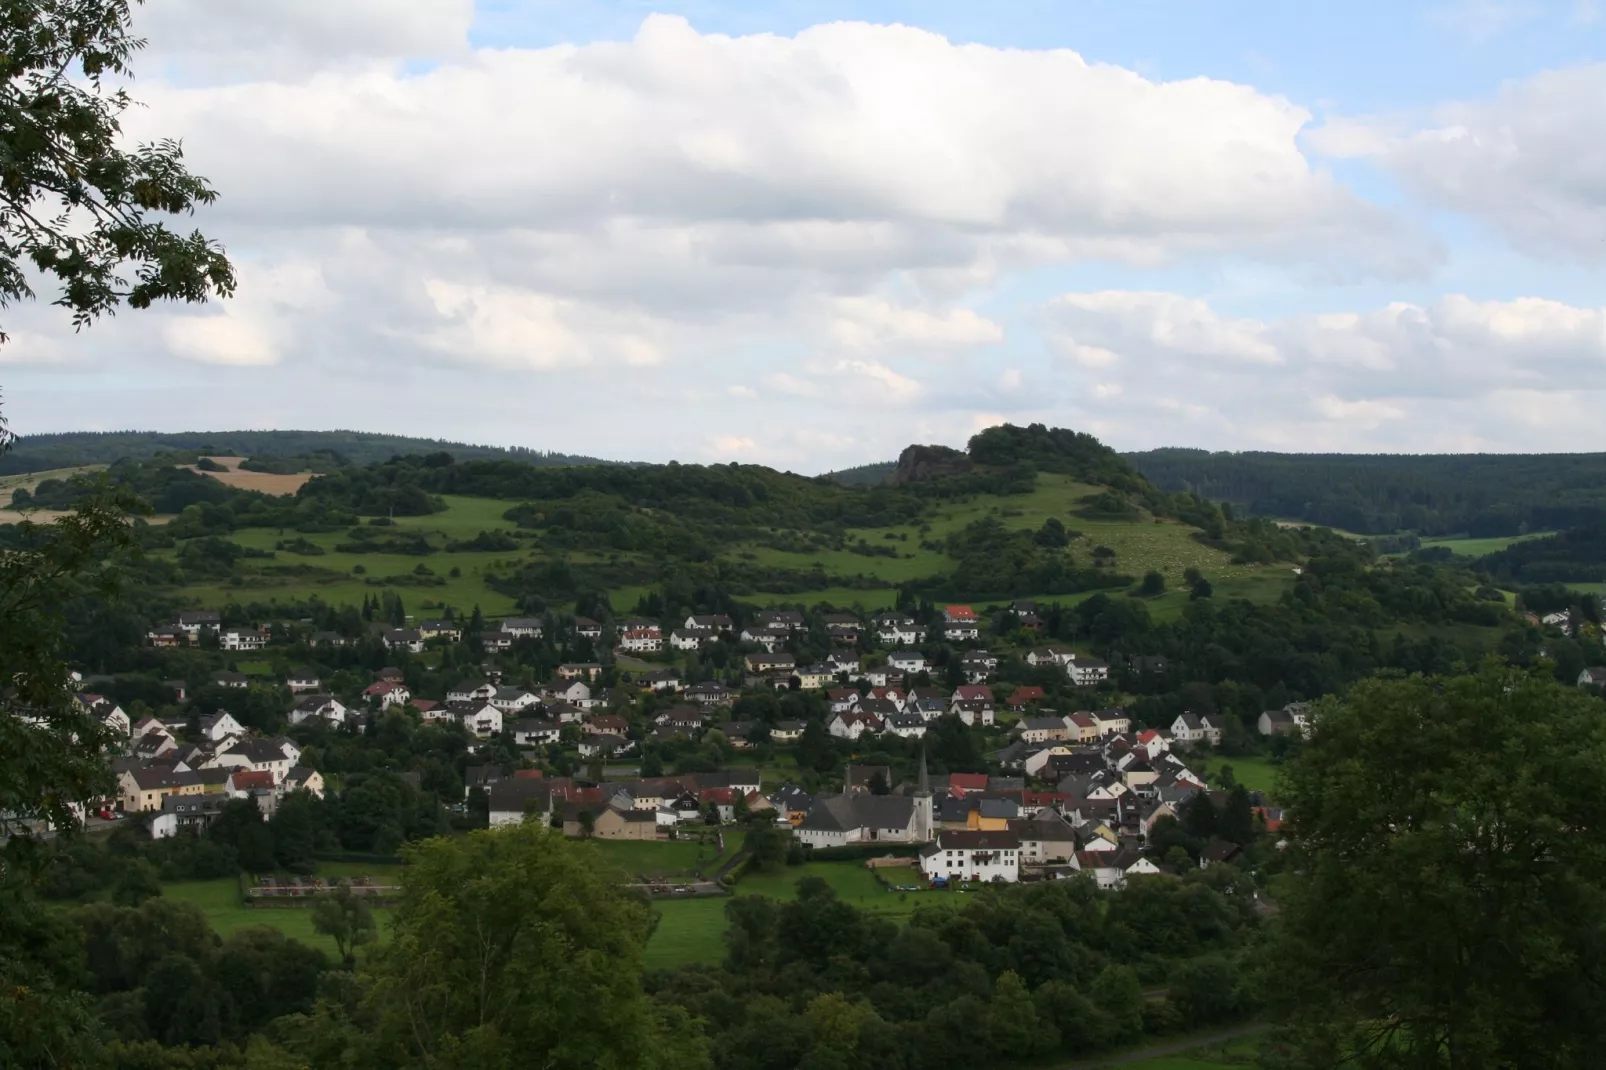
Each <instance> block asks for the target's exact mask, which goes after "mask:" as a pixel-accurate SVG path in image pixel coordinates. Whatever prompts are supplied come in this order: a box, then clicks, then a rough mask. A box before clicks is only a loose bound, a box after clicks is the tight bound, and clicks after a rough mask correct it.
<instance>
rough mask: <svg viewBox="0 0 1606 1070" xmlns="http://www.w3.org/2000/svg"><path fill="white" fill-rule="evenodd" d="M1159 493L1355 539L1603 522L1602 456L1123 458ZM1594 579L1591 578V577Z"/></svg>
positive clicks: (1605, 484)
mask: <svg viewBox="0 0 1606 1070" xmlns="http://www.w3.org/2000/svg"><path fill="white" fill-rule="evenodd" d="M1126 459H1127V460H1128V461H1130V462H1131V463H1132V464H1133V466H1134V467H1136V468H1137V470H1138V471H1140V472H1142V473H1143V474H1144V475H1145V476H1147V477H1148V478H1149V479H1151V480H1153V481H1154V482H1155V483H1156V484H1158V485H1159V486H1160V487H1161V488H1163V489H1165V490H1168V491H1184V490H1186V491H1191V492H1193V493H1196V494H1200V495H1203V496H1205V497H1207V498H1213V499H1216V500H1224V501H1230V502H1232V503H1233V504H1234V505H1237V506H1241V507H1242V508H1245V509H1247V510H1248V511H1249V512H1251V513H1254V514H1257V515H1259V516H1265V517H1281V518H1286V519H1291V520H1302V521H1305V522H1306V523H1310V524H1323V525H1327V526H1329V527H1334V528H1342V529H1344V530H1346V531H1353V532H1358V533H1360V534H1364V535H1387V534H1391V533H1393V532H1396V531H1414V532H1416V533H1418V534H1420V535H1453V534H1459V533H1467V534H1471V535H1472V536H1474V537H1482V536H1495V535H1517V534H1520V533H1521V532H1523V531H1546V530H1551V529H1555V528H1563V527H1574V526H1580V525H1586V524H1599V523H1601V522H1602V521H1603V520H1606V454H1602V453H1570V454H1529V455H1506V456H1502V455H1498V454H1478V455H1473V456H1467V455H1453V456H1452V455H1447V456H1434V455H1410V456H1389V455H1386V454H1365V455H1343V454H1330V455H1323V454H1279V453H1258V452H1249V453H1208V452H1206V451H1204V450H1192V449H1164V450H1153V451H1151V452H1148V453H1136V454H1129V455H1128V456H1127V458H1126ZM1592 578H1594V577H1592Z"/></svg>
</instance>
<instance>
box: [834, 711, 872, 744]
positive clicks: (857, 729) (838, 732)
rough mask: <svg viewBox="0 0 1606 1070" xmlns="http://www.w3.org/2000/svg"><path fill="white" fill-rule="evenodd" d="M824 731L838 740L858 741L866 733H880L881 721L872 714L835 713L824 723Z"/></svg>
mask: <svg viewBox="0 0 1606 1070" xmlns="http://www.w3.org/2000/svg"><path fill="white" fill-rule="evenodd" d="M825 730H826V731H827V732H829V733H830V734H831V735H833V736H835V737H837V738H838V739H858V738H859V737H860V736H862V735H864V734H865V733H866V732H871V733H875V732H880V731H881V720H880V718H878V717H876V715H875V714H873V713H859V712H858V711H856V710H849V711H847V712H846V713H835V714H832V715H831V719H830V720H829V721H827V722H826V723H825Z"/></svg>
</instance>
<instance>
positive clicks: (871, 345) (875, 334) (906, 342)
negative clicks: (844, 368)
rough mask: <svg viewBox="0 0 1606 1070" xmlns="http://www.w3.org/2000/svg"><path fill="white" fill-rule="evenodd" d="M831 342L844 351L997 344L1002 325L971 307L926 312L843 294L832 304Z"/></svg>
mask: <svg viewBox="0 0 1606 1070" xmlns="http://www.w3.org/2000/svg"><path fill="white" fill-rule="evenodd" d="M827 331H828V333H829V335H830V337H831V340H832V341H834V342H836V343H837V344H838V345H840V346H842V347H843V348H845V349H850V350H855V351H859V352H872V351H876V350H883V349H899V348H910V349H915V350H925V351H930V350H946V349H963V348H968V347H971V346H985V345H995V344H997V343H999V342H1002V341H1003V340H1004V329H1003V327H1001V326H999V325H998V324H997V323H994V322H993V321H992V320H990V319H986V318H985V317H983V316H980V315H978V314H977V313H976V312H975V311H973V310H971V309H968V308H951V309H940V310H937V311H928V310H926V309H921V308H909V307H906V306H902V305H896V304H893V303H892V302H890V301H885V300H882V299H880V298H874V297H839V298H837V299H836V300H835V301H834V302H832V305H831V319H830V326H829V327H828V328H827Z"/></svg>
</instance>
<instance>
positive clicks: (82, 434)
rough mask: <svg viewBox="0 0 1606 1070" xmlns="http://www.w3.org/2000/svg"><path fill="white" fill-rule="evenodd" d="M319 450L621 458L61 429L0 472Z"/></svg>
mask: <svg viewBox="0 0 1606 1070" xmlns="http://www.w3.org/2000/svg"><path fill="white" fill-rule="evenodd" d="M320 451H333V452H335V453H338V454H339V455H340V456H341V457H343V458H344V459H345V460H346V461H347V462H349V463H351V464H356V465H365V464H375V463H378V462H380V461H387V460H389V459H390V458H391V457H393V456H395V455H397V454H409V453H439V452H442V451H445V452H447V453H450V454H451V455H452V456H454V457H456V458H458V459H459V460H474V459H481V458H503V459H507V460H517V461H524V462H526V463H528V464H533V465H540V466H552V467H566V466H573V465H594V464H619V463H622V462H618V461H606V460H602V459H600V458H597V457H584V456H579V455H575V454H568V453H554V452H550V451H546V450H532V449H526V448H524V447H521V446H509V447H504V446H478V445H474V444H472V443H467V442H450V441H447V440H445V439H438V438H414V437H412V436H409V435H385V434H377V433H374V432H369V431H174V432H167V431H67V432H61V433H57V434H43V435H19V436H18V437H17V439H16V441H15V442H14V443H13V444H12V447H11V449H10V450H9V451H7V452H6V453H4V454H0V475H22V474H25V473H28V472H47V471H50V470H52V469H56V468H75V467H77V466H79V465H85V464H112V463H114V462H116V461H120V460H124V459H129V460H142V459H144V458H147V457H153V456H155V455H156V454H158V453H194V452H199V453H208V452H212V453H219V454H238V455H240V456H246V457H249V456H254V455H255V456H273V457H299V456H303V455H305V454H310V453H317V452H320Z"/></svg>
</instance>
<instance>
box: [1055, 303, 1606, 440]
mask: <svg viewBox="0 0 1606 1070" xmlns="http://www.w3.org/2000/svg"><path fill="white" fill-rule="evenodd" d="M1047 322H1048V331H1049V342H1050V346H1051V348H1052V349H1053V350H1054V351H1056V352H1058V353H1061V354H1064V355H1069V356H1070V357H1071V359H1069V360H1066V361H1064V362H1063V363H1062V364H1061V368H1062V369H1063V374H1065V375H1066V376H1068V377H1069V379H1070V380H1071V383H1072V384H1073V385H1072V386H1071V388H1070V389H1069V392H1068V393H1067V395H1066V396H1067V401H1068V402H1069V403H1071V404H1078V405H1082V406H1085V407H1086V411H1088V412H1089V413H1090V414H1091V413H1097V414H1098V415H1099V416H1100V417H1101V418H1102V419H1103V420H1104V421H1105V422H1106V424H1107V426H1109V427H1110V428H1111V429H1112V431H1113V433H1115V434H1117V435H1118V436H1119V437H1120V438H1121V439H1122V440H1123V441H1127V442H1144V443H1146V444H1149V445H1158V444H1172V445H1207V444H1216V445H1218V446H1221V445H1226V446H1232V447H1234V448H1255V447H1257V446H1258V447H1260V448H1280V449H1316V448H1320V449H1352V450H1355V449H1359V450H1366V451H1376V450H1380V449H1386V448H1388V449H1416V450H1431V449H1442V448H1456V449H1465V448H1469V447H1468V446H1467V443H1468V442H1469V441H1475V442H1476V446H1475V447H1473V448H1507V449H1510V448H1517V447H1518V445H1519V444H1525V445H1527V446H1528V447H1529V448H1532V447H1533V445H1534V444H1535V443H1536V442H1542V443H1544V444H1545V445H1547V446H1548V448H1551V449H1565V448H1571V449H1578V448H1584V446H1585V444H1584V443H1582V442H1577V441H1574V440H1570V439H1566V438H1562V437H1557V436H1558V435H1559V434H1560V429H1559V428H1552V429H1551V432H1552V433H1551V435H1550V437H1548V438H1545V437H1540V436H1543V435H1544V428H1543V425H1542V424H1541V423H1532V424H1530V425H1529V426H1527V427H1523V428H1513V427H1512V426H1511V424H1510V422H1509V421H1507V422H1504V423H1502V422H1500V421H1494V420H1491V419H1490V418H1489V417H1490V414H1491V413H1494V412H1498V411H1501V410H1502V409H1506V408H1509V407H1510V406H1511V405H1513V404H1514V402H1513V401H1512V400H1511V399H1512V398H1516V397H1522V398H1527V399H1529V401H1528V402H1527V404H1528V405H1529V406H1530V408H1531V407H1532V406H1535V405H1543V404H1550V403H1551V402H1552V401H1553V400H1554V399H1555V398H1557V397H1578V398H1591V399H1594V400H1593V402H1592V403H1593V404H1594V405H1595V406H1597V407H1598V406H1599V405H1601V404H1606V308H1579V307H1574V306H1570V305H1566V304H1563V303H1560V302H1556V301H1551V300H1546V299H1540V298H1520V299H1516V300H1512V301H1477V300H1473V299H1471V298H1468V297H1465V296H1461V295H1455V294H1452V295H1449V296H1446V297H1444V298H1442V299H1440V300H1438V301H1435V302H1433V303H1431V304H1428V305H1422V306H1418V305H1412V304H1405V303H1395V304H1391V305H1387V306H1385V307H1383V308H1379V309H1374V310H1371V311H1366V312H1336V313H1327V314H1321V315H1300V316H1291V317H1287V318H1283V319H1277V320H1259V319H1252V318H1247V317H1232V316H1226V315H1223V314H1221V313H1220V312H1218V311H1217V310H1215V309H1214V308H1212V307H1211V306H1210V305H1209V304H1207V303H1205V302H1202V301H1198V300H1195V299H1191V298H1183V297H1179V296H1176V295H1171V294H1154V293H1119V292H1117V293H1097V294H1067V295H1064V296H1062V297H1060V298H1057V299H1056V300H1054V301H1053V302H1051V303H1050V305H1049V307H1048V310H1047ZM1083 338H1092V339H1094V340H1095V342H1096V344H1097V346H1098V347H1102V350H1103V351H1105V352H1108V353H1109V354H1110V355H1111V359H1109V360H1108V361H1104V362H1101V363H1099V364H1097V365H1096V366H1090V365H1089V364H1088V362H1087V361H1086V360H1084V359H1078V358H1079V355H1080V353H1081V351H1082V349H1083V348H1084V347H1083V346H1082V345H1081V339H1083ZM1161 390H1163V391H1164V393H1163V394H1161V393H1159V391H1161ZM1534 399H1544V400H1542V401H1536V400H1534ZM1587 404H1589V403H1586V405H1587ZM1574 407H1575V406H1574V405H1573V403H1569V404H1568V405H1567V406H1564V408H1565V409H1568V410H1571V409H1572V408H1574ZM1177 419H1184V420H1187V421H1188V423H1189V428H1188V430H1186V431H1177V430H1175V429H1174V428H1172V427H1170V426H1169V423H1168V421H1174V420H1177ZM1469 423H1475V424H1476V425H1477V431H1476V433H1473V432H1470V431H1467V430H1466V429H1467V427H1468V425H1469ZM1201 437H1202V438H1204V439H1206V440H1207V441H1200V439H1201ZM1447 443H1449V444H1448V445H1447Z"/></svg>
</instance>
